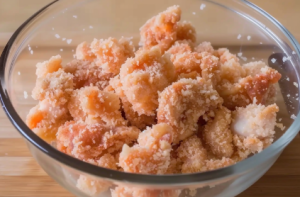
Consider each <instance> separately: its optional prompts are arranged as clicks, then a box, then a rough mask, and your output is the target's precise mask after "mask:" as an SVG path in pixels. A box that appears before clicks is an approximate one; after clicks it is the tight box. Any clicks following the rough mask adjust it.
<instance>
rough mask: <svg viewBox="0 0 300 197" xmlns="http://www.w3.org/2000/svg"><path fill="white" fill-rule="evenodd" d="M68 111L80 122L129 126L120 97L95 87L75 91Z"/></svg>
mask: <svg viewBox="0 0 300 197" xmlns="http://www.w3.org/2000/svg"><path fill="white" fill-rule="evenodd" d="M68 109H69V111H70V113H71V115H72V117H73V118H74V120H76V121H78V120H81V121H86V122H93V121H95V122H97V121H100V123H101V122H104V123H106V124H108V125H111V126H120V125H127V123H126V121H125V120H124V118H123V117H122V114H121V111H120V100H119V97H118V96H117V95H116V94H115V93H113V92H105V91H101V90H99V89H98V87H94V86H86V87H83V88H81V89H78V90H74V91H73V93H72V95H71V99H70V102H69V104H68Z"/></svg>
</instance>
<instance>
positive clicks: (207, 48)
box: [194, 42, 214, 54]
mask: <svg viewBox="0 0 300 197" xmlns="http://www.w3.org/2000/svg"><path fill="white" fill-rule="evenodd" d="M194 50H195V52H198V53H202V52H207V53H210V54H213V53H214V48H213V47H212V46H211V43H210V42H201V43H200V44H199V45H198V46H196V47H195V49H194Z"/></svg>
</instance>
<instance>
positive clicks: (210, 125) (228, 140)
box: [203, 106, 233, 158]
mask: <svg viewBox="0 0 300 197" xmlns="http://www.w3.org/2000/svg"><path fill="white" fill-rule="evenodd" d="M214 114H215V117H214V118H213V119H211V120H208V122H207V124H206V125H205V127H204V131H203V139H204V141H205V143H206V144H207V146H208V147H209V150H210V151H211V152H212V153H213V154H214V155H215V156H217V157H218V158H222V157H231V155H232V154H233V144H232V133H231V130H230V123H231V111H230V110H228V109H227V108H226V107H223V106H221V107H220V108H218V109H216V110H215V111H214Z"/></svg>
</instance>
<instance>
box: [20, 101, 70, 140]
mask: <svg viewBox="0 0 300 197" xmlns="http://www.w3.org/2000/svg"><path fill="white" fill-rule="evenodd" d="M70 119H71V116H70V114H69V112H68V109H67V107H66V106H52V105H51V103H50V102H49V101H48V100H43V101H40V102H39V103H38V105H37V106H35V107H33V108H32V109H30V111H29V113H28V115H27V118H26V124H27V125H28V127H29V128H30V129H32V130H33V132H35V133H36V134H37V135H38V136H39V137H41V138H42V139H44V140H45V141H46V142H49V143H50V142H52V141H54V140H55V138H56V133H57V130H58V128H59V127H60V126H61V125H62V124H64V123H65V122H66V121H68V120H70Z"/></svg>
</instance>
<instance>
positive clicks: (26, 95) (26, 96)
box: [24, 91, 28, 99]
mask: <svg viewBox="0 0 300 197" xmlns="http://www.w3.org/2000/svg"><path fill="white" fill-rule="evenodd" d="M24 98H25V99H27V98H28V93H27V92H26V91H24Z"/></svg>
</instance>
